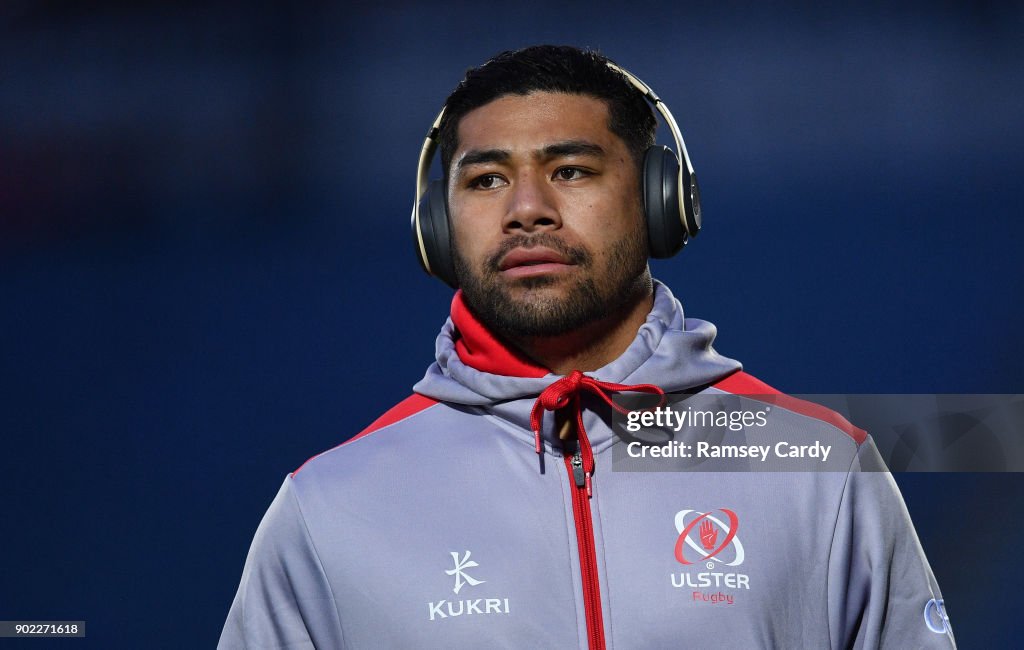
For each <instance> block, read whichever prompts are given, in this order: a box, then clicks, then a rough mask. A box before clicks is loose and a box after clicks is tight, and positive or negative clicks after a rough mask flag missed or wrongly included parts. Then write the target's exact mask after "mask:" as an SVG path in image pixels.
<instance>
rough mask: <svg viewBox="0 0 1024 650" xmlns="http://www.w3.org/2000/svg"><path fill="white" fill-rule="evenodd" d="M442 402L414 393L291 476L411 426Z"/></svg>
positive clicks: (306, 463) (302, 466)
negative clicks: (380, 435) (385, 433)
mask: <svg viewBox="0 0 1024 650" xmlns="http://www.w3.org/2000/svg"><path fill="white" fill-rule="evenodd" d="M440 403H441V402H438V401H437V400H434V399H431V398H429V397H426V396H425V395H420V394H419V393H413V394H412V395H410V396H409V397H406V398H405V399H403V400H402V401H401V402H399V403H397V404H395V405H394V406H392V407H391V408H390V409H388V410H387V411H385V412H384V413H383V414H382V415H381V416H380V417H378V418H377V419H376V420H374V421H373V422H372V423H371V424H370V425H369V426H368V427H366V428H365V429H363V430H362V431H360V432H359V433H357V434H355V435H354V436H352V437H351V438H349V439H348V440H346V441H345V442H342V443H341V444H339V445H337V446H335V447H332V448H331V449H328V450H327V451H323V452H320V453H318V454H316V455H315V456H313V457H311V458H309V459H307V460H306V462H304V463H303V464H302V465H300V466H299V467H298V469H296V470H295V471H294V472H292V474H291V476H292V477H293V478H294V477H295V476H296V475H297V474H298V473H299V472H301V471H303V470H304V469H305V468H307V467H309V466H311V465H312V464H313V463H315V462H317V461H319V460H322V459H326V458H327V457H329V456H331V455H334V454H336V453H337V452H338V451H340V450H341V449H343V448H346V447H349V446H350V445H353V443H356V442H358V441H361V440H365V439H369V438H372V437H373V436H374V434H377V433H378V432H383V431H385V430H388V429H390V428H394V427H396V426H401V425H402V424H410V423H411V421H412V420H415V419H417V418H419V417H422V415H423V414H425V413H427V412H428V411H430V409H431V408H432V407H435V406H437V405H438V404H440Z"/></svg>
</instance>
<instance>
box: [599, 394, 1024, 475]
mask: <svg viewBox="0 0 1024 650" xmlns="http://www.w3.org/2000/svg"><path fill="white" fill-rule="evenodd" d="M615 401H616V402H617V403H618V404H619V405H620V406H622V407H624V408H625V409H627V411H628V412H627V413H625V414H619V413H616V414H615V415H614V416H613V421H612V425H613V430H614V432H615V435H616V437H617V440H616V445H615V446H614V448H613V456H612V469H613V470H614V471H783V472H786V471H801V472H803V471H809V472H815V471H841V472H846V471H848V470H849V469H850V468H851V465H852V464H853V463H859V462H861V459H860V458H857V449H858V446H859V445H860V444H861V443H862V442H863V441H864V440H865V437H866V436H867V435H868V434H869V433H870V436H871V439H872V440H873V443H874V445H875V446H876V447H877V449H878V451H879V454H880V455H881V457H882V460H883V461H884V462H885V465H884V466H881V465H871V464H870V463H867V464H865V465H863V466H861V467H860V469H861V470H862V471H865V470H866V471H873V470H878V471H884V470H886V469H888V470H891V471H923V472H931V471H937V472H1018V471H1024V435H1022V434H1024V395H957V394H933V395H867V394H858V395H836V394H828V395H824V394H821V395H801V396H787V395H778V394H774V395H732V394H724V393H723V394H717V393H716V394H708V393H703V394H699V395H686V394H683V395H669V396H668V397H667V400H666V402H665V403H664V404H662V405H660V406H658V405H652V403H651V399H650V397H649V396H635V395H625V396H619V397H616V398H615Z"/></svg>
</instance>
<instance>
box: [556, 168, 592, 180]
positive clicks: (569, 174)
mask: <svg viewBox="0 0 1024 650" xmlns="http://www.w3.org/2000/svg"><path fill="white" fill-rule="evenodd" d="M588 175H589V173H588V172H587V171H586V170H583V169H580V168H579V167H559V168H558V169H557V170H556V171H555V178H556V179H558V180H561V181H575V180H579V179H581V178H584V177H585V176H588Z"/></svg>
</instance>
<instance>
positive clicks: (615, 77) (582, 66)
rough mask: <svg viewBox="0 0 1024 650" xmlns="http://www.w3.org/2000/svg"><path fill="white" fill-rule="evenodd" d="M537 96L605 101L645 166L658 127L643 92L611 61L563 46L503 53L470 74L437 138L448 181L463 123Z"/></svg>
mask: <svg viewBox="0 0 1024 650" xmlns="http://www.w3.org/2000/svg"><path fill="white" fill-rule="evenodd" d="M535 91H542V92H556V93H568V94H574V95H587V96H590V97H594V98H596V99H602V100H604V101H605V102H606V103H607V105H608V130H610V131H611V132H612V133H614V134H615V135H617V136H618V137H620V138H622V141H623V142H625V143H626V147H627V148H628V149H629V151H630V153H631V154H632V155H633V158H634V160H635V161H636V163H637V166H639V165H641V164H643V156H644V152H646V151H647V148H648V147H650V146H651V145H653V144H654V136H655V130H656V129H657V126H658V124H657V121H656V120H655V118H654V113H653V111H652V110H651V106H650V104H648V103H647V100H646V99H645V98H644V96H643V95H642V94H641V93H640V91H638V90H637V89H636V88H634V87H633V85H632V84H631V83H630V82H629V81H628V80H627V79H626V78H625V77H624V76H623V75H622V74H621V73H619V72H617V71H615V70H613V69H611V68H609V67H608V59H607V58H605V57H603V56H601V55H600V54H598V53H596V52H591V51H588V50H580V49H578V48H575V47H569V46H565V45H535V46H533V47H527V48H523V49H521V50H509V51H507V52H502V53H501V54H498V55H497V56H495V57H493V58H492V59H490V60H489V61H487V63H484V64H483V65H482V66H480V67H478V68H470V69H469V71H467V72H466V78H465V79H463V80H462V82H461V83H459V85H458V86H457V87H456V88H455V90H454V91H452V94H451V95H449V96H448V100H447V101H446V102H445V111H444V117H443V118H442V119H441V125H440V129H439V130H440V134H439V136H438V137H439V141H440V142H439V144H440V149H441V165H442V166H443V169H444V177H445V179H446V180H447V178H448V170H449V168H450V166H451V163H452V156H453V155H454V154H455V150H456V149H457V148H458V146H459V122H461V121H462V118H463V117H464V116H465V115H466V114H467V113H469V112H470V111H472V110H474V109H477V108H480V107H481V106H483V105H485V104H489V103H490V102H492V101H494V100H495V99H498V98H500V97H503V96H505V95H526V94H529V93H531V92H535Z"/></svg>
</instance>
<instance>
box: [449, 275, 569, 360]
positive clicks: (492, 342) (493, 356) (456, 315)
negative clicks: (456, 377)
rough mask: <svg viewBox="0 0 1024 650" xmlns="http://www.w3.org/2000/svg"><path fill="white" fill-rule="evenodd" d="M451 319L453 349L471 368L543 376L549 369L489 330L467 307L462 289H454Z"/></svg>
mask: <svg viewBox="0 0 1024 650" xmlns="http://www.w3.org/2000/svg"><path fill="white" fill-rule="evenodd" d="M452 322H453V323H454V324H455V329H456V334H457V338H456V339H455V352H456V353H458V355H459V359H461V360H462V363H464V364H466V365H467V366H469V367H470V368H475V369H476V370H479V371H481V372H488V373H491V374H493V375H505V376H507V377H544V376H546V375H548V374H549V373H550V372H551V371H550V370H548V369H547V368H544V367H542V366H539V365H537V364H536V363H534V362H532V361H530V360H529V359H527V358H526V357H525V356H523V355H522V354H520V353H519V352H516V351H515V350H513V349H511V348H509V347H508V346H506V345H505V344H504V343H502V342H501V341H500V340H499V339H498V337H496V336H494V334H491V332H490V330H488V329H487V327H485V326H484V324H483V323H481V322H480V321H479V320H477V318H476V316H474V315H473V312H471V311H469V307H467V306H466V303H465V301H464V300H463V298H462V290H461V289H460V290H459V291H457V292H455V298H453V299H452Z"/></svg>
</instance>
